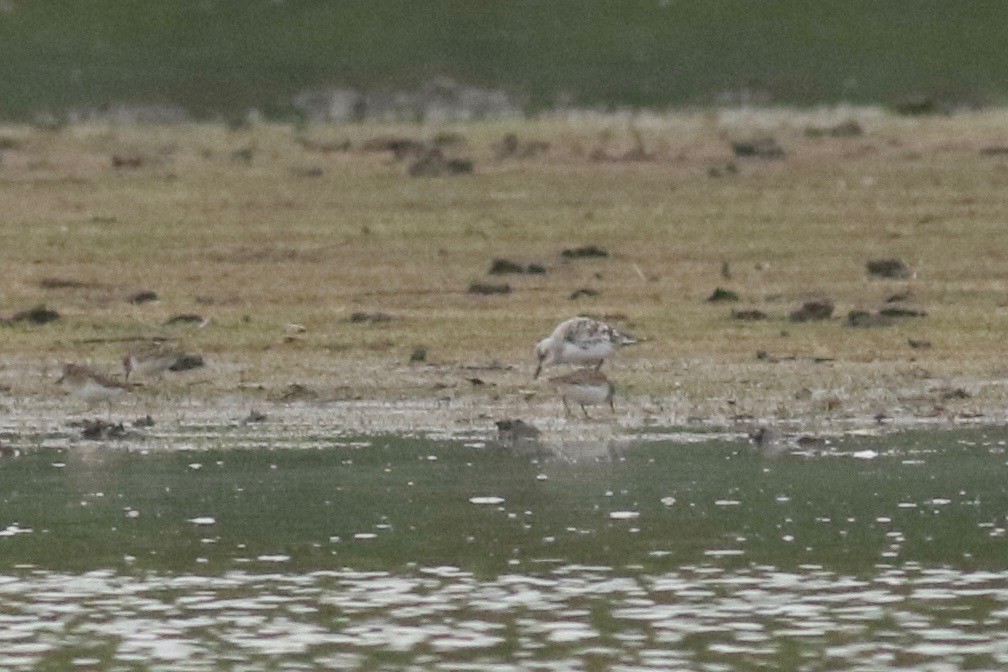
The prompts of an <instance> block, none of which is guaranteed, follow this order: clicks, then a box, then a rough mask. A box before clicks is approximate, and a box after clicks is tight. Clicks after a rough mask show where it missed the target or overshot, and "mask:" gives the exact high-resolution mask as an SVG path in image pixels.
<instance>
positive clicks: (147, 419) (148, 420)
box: [133, 413, 154, 427]
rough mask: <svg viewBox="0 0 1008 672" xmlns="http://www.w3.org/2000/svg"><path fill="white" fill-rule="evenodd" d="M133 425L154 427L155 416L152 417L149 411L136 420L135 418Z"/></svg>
mask: <svg viewBox="0 0 1008 672" xmlns="http://www.w3.org/2000/svg"><path fill="white" fill-rule="evenodd" d="M133 426H134V427H153V426H154V418H152V417H151V416H150V414H149V413H148V414H147V415H145V416H144V417H142V418H137V419H136V420H134V421H133Z"/></svg>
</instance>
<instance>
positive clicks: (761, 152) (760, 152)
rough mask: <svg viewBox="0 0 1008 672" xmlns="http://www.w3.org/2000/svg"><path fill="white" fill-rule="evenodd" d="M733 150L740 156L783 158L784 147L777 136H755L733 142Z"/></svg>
mask: <svg viewBox="0 0 1008 672" xmlns="http://www.w3.org/2000/svg"><path fill="white" fill-rule="evenodd" d="M731 148H732V152H734V153H735V156H737V157H739V158H757V159H783V158H784V149H783V148H781V146H780V145H779V144H777V140H776V138H769V137H767V138H754V139H752V140H743V141H738V142H733V143H731Z"/></svg>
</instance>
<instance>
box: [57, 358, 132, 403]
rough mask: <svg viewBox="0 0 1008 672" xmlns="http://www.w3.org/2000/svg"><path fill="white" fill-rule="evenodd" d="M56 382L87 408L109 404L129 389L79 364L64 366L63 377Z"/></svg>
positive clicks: (125, 384)
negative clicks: (81, 401) (81, 400)
mask: <svg viewBox="0 0 1008 672" xmlns="http://www.w3.org/2000/svg"><path fill="white" fill-rule="evenodd" d="M56 382H57V383H58V384H60V385H62V386H63V387H64V388H65V389H66V390H67V391H68V392H69V393H70V394H72V395H73V396H75V397H78V398H79V399H83V400H84V402H85V403H87V405H88V406H89V407H90V406H94V405H95V404H97V403H100V402H102V401H108V402H110V401H111V399H112V398H113V397H116V396H118V395H120V394H122V393H123V392H126V391H128V390H129V389H130V386H129V384H127V383H120V382H119V381H117V380H114V379H112V378H110V377H108V376H106V375H103V374H101V373H98V372H97V371H95V370H94V369H91V368H89V367H87V366H83V365H81V364H65V365H64V366H63V375H62V376H60V377H59V380H57V381H56Z"/></svg>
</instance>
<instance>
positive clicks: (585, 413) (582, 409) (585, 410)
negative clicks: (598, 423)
mask: <svg viewBox="0 0 1008 672" xmlns="http://www.w3.org/2000/svg"><path fill="white" fill-rule="evenodd" d="M581 412H582V413H584V415H585V417H586V418H588V419H589V420H591V419H592V417H591V416H590V415H588V409H587V408H585V405H584V404H581Z"/></svg>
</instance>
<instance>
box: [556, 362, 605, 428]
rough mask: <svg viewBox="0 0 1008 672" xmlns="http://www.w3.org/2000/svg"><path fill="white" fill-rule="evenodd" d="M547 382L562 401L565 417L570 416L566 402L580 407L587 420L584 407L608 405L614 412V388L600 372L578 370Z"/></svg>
mask: <svg viewBox="0 0 1008 672" xmlns="http://www.w3.org/2000/svg"><path fill="white" fill-rule="evenodd" d="M549 382H550V383H551V384H552V385H553V387H555V388H556V390H557V392H558V393H559V394H560V398H561V399H562V400H563V405H564V414H565V415H570V407H569V406H568V405H567V401H568V400H570V401H573V402H574V403H576V404H578V405H579V406H581V412H582V413H584V415H585V417H586V418H588V419H589V420H591V419H592V418H591V416H590V415H588V410H587V409H586V408H585V406H594V405H596V404H605V403H608V404H609V408H611V409H612V410H613V411H614V412H615V411H616V407H615V406H614V405H613V394H614V393H615V392H616V386H615V385H613V384H612V382H611V381H610V380H609V379H608V378H606V376H605V374H604V373H602V372H601V371H596V370H595V369H578V370H577V371H575V372H573V373H568V374H566V375H563V376H554V377H553V378H550V379H549Z"/></svg>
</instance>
